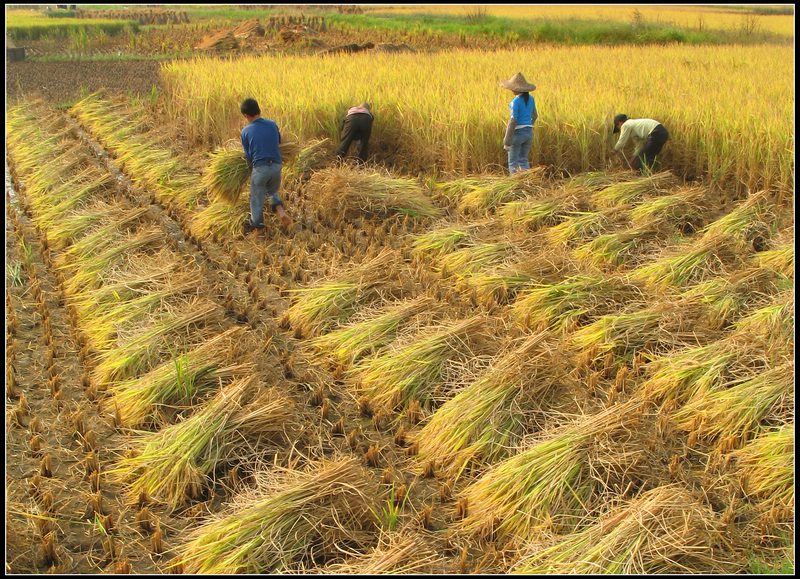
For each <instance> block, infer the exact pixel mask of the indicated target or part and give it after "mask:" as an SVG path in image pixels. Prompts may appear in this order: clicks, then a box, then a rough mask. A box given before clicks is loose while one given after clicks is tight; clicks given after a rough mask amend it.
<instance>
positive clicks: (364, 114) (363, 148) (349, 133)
mask: <svg viewBox="0 0 800 579" xmlns="http://www.w3.org/2000/svg"><path fill="white" fill-rule="evenodd" d="M374 119H375V117H374V116H373V114H372V110H371V109H370V107H369V103H361V104H360V105H356V106H354V107H350V108H349V109H348V110H347V114H346V115H345V117H344V120H343V121H342V126H341V133H342V140H341V143H340V144H339V148H338V149H336V156H337V157H339V158H340V159H343V158H344V157H346V156H347V151H349V150H350V145H351V144H352V142H353V141H358V158H359V159H360V160H361V162H362V163H363V162H364V161H366V160H367V147H368V146H369V136H370V133H372V121H373V120H374Z"/></svg>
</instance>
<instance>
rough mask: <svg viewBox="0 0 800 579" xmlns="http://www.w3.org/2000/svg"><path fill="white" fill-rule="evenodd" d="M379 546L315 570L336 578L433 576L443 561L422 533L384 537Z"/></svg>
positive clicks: (403, 532) (400, 533)
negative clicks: (424, 574) (407, 575)
mask: <svg viewBox="0 0 800 579" xmlns="http://www.w3.org/2000/svg"><path fill="white" fill-rule="evenodd" d="M379 541H380V544H379V545H378V546H377V547H375V548H374V549H373V550H372V551H370V552H369V553H367V554H365V555H358V556H354V557H350V558H348V559H347V560H346V561H344V562H343V563H336V564H334V565H328V566H326V567H323V568H320V569H315V570H313V571H312V572H313V573H324V574H326V575H328V574H335V575H406V574H420V573H434V572H436V571H437V570H438V569H437V567H438V564H441V563H442V561H443V559H442V557H441V555H439V554H438V553H437V552H436V551H434V550H433V548H432V547H430V546H429V545H427V544H426V541H425V538H424V537H423V536H422V535H420V534H419V533H414V532H410V531H400V532H397V533H392V534H387V535H382V536H381V537H380V538H379Z"/></svg>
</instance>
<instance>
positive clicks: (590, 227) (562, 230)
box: [545, 207, 627, 245]
mask: <svg viewBox="0 0 800 579" xmlns="http://www.w3.org/2000/svg"><path fill="white" fill-rule="evenodd" d="M625 219H627V211H626V207H612V208H610V209H603V210H601V211H597V212H592V211H574V212H571V213H568V214H567V215H566V219H564V221H562V222H561V223H559V224H558V225H556V226H555V227H551V228H550V229H548V230H547V231H546V232H545V235H546V236H547V239H548V240H549V241H550V242H551V243H553V244H556V245H566V244H567V243H569V242H570V241H572V240H574V239H584V238H588V237H595V236H597V235H600V234H602V233H603V232H605V231H606V230H607V229H611V228H612V227H614V226H615V225H619V224H620V223H622V222H623V221H624V220H625Z"/></svg>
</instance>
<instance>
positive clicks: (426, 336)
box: [352, 316, 485, 413]
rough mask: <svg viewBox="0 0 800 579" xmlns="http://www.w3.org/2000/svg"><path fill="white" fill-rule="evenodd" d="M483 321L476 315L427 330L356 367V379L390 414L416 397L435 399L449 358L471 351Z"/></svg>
mask: <svg viewBox="0 0 800 579" xmlns="http://www.w3.org/2000/svg"><path fill="white" fill-rule="evenodd" d="M484 324H485V320H484V318H482V317H481V316H475V317H472V318H469V319H466V320H460V321H457V322H455V323H452V324H449V325H447V326H444V327H437V328H430V329H428V330H424V331H423V332H421V333H420V334H418V335H416V336H414V340H413V341H410V342H409V343H407V344H405V345H402V346H394V347H389V348H388V349H386V350H384V351H383V352H381V353H379V354H378V355H376V356H373V357H371V358H367V359H365V360H364V361H363V362H361V363H360V364H358V365H357V366H355V367H354V368H353V370H352V376H353V381H354V382H355V384H356V385H357V389H358V391H359V392H361V393H363V394H365V395H366V396H367V397H368V398H369V399H370V401H371V402H372V404H373V405H374V408H380V409H382V410H384V411H386V412H387V413H388V412H391V411H393V410H394V409H396V408H398V407H405V406H406V405H407V404H408V403H409V402H411V400H413V399H416V400H420V401H424V400H426V399H429V398H432V397H433V396H435V395H436V392H435V387H436V384H437V382H438V380H439V378H440V376H441V374H442V371H443V370H444V365H445V363H446V362H447V360H449V359H451V358H454V357H455V356H458V355H459V354H460V355H462V356H463V355H467V354H469V344H470V341H471V340H472V339H473V338H474V337H475V335H476V334H478V332H480V330H481V329H482V328H483V327H484Z"/></svg>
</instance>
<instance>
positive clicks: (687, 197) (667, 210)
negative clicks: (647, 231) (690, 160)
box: [631, 187, 707, 231]
mask: <svg viewBox="0 0 800 579" xmlns="http://www.w3.org/2000/svg"><path fill="white" fill-rule="evenodd" d="M706 194H707V191H706V190H705V189H703V188H701V187H690V188H687V189H683V190H681V191H679V192H678V193H673V194H672V195H664V196H663V197H656V198H654V199H648V200H647V201H644V202H642V203H640V204H639V205H637V206H636V207H634V208H633V209H631V222H632V223H633V225H634V226H636V227H654V226H658V224H660V223H663V222H667V223H669V224H672V225H674V226H677V227H679V228H681V230H684V229H685V228H686V227H685V226H686V225H687V224H688V225H689V226H691V230H692V231H693V230H694V229H695V228H696V225H697V224H699V223H702V222H703V217H704V213H705V209H704V207H703V206H702V202H703V199H704V197H705V196H706Z"/></svg>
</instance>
